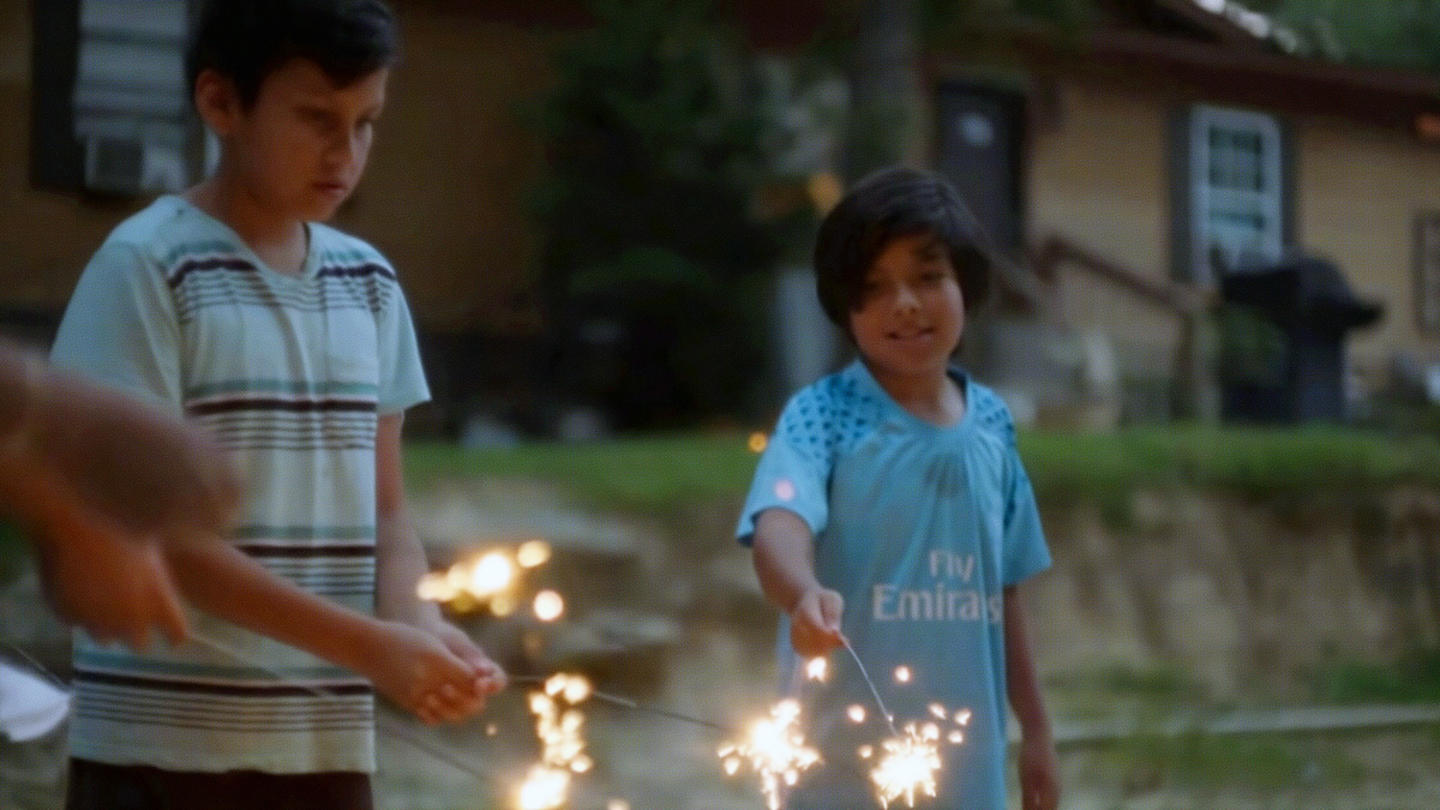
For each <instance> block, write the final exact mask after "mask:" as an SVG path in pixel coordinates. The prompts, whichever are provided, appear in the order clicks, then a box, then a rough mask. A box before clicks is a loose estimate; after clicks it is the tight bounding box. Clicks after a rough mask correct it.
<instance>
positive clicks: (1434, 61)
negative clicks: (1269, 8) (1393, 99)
mask: <svg viewBox="0 0 1440 810" xmlns="http://www.w3.org/2000/svg"><path fill="white" fill-rule="evenodd" d="M1275 15H1276V18H1277V19H1279V20H1280V21H1281V22H1283V23H1285V24H1287V25H1290V26H1292V27H1294V28H1295V29H1297V30H1298V31H1299V32H1301V33H1302V34H1303V35H1305V37H1306V38H1307V39H1308V40H1311V41H1312V42H1314V43H1324V42H1326V41H1333V42H1334V43H1335V44H1338V45H1339V46H1340V47H1341V48H1342V50H1343V52H1344V53H1343V56H1344V58H1345V59H1346V60H1347V61H1353V62H1360V63H1369V64H1376V65H1389V66H1393V67H1405V68H1416V69H1420V70H1429V71H1436V72H1440V0H1386V2H1383V3H1357V2H1354V0H1283V2H1281V3H1279V4H1278V7H1277V8H1276V9H1275Z"/></svg>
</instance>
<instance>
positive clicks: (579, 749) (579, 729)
mask: <svg viewBox="0 0 1440 810" xmlns="http://www.w3.org/2000/svg"><path fill="white" fill-rule="evenodd" d="M593 693H594V689H593V688H592V687H591V686H590V682H589V681H588V680H586V679H585V678H584V677H583V676H581V675H570V674H567V673H563V672H562V673H557V674H555V675H552V676H550V677H549V678H546V679H545V682H544V684H543V687H542V688H541V689H537V690H535V691H533V692H531V693H530V713H531V714H533V715H535V735H536V736H537V737H539V738H540V744H541V750H540V761H539V762H538V763H536V764H535V765H534V766H532V767H531V768H530V771H529V773H528V774H527V775H526V777H525V781H524V782H522V783H521V785H520V787H519V789H518V790H517V791H516V794H515V806H516V807H517V808H518V810H558V808H560V807H563V806H564V805H565V802H566V801H567V800H568V799H569V795H570V777H571V774H582V773H586V772H588V771H589V770H590V769H591V768H592V767H593V766H594V761H593V760H591V759H590V757H589V755H587V754H586V753H585V736H584V733H583V731H584V726H585V715H584V714H583V713H582V712H581V711H580V710H579V709H577V708H575V707H576V706H578V705H580V704H581V703H584V702H585V701H586V700H587V699H589V698H590V696H591V695H592V694H593Z"/></svg>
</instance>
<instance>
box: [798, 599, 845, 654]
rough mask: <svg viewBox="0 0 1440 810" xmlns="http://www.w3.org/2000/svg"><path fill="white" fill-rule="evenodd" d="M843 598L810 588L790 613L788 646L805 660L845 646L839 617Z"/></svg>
mask: <svg viewBox="0 0 1440 810" xmlns="http://www.w3.org/2000/svg"><path fill="white" fill-rule="evenodd" d="M844 611H845V598H844V597H842V596H841V595H840V594H839V593H838V592H836V591H832V590H830V589H829V588H820V587H816V588H811V589H809V590H807V591H805V592H804V593H802V594H800V598H799V599H798V600H797V601H796V602H795V606H794V607H793V608H791V609H790V644H791V646H793V647H794V648H795V652H797V653H799V654H800V655H802V656H804V657H806V658H814V657H816V656H821V655H825V654H826V653H828V652H830V651H831V650H833V649H835V648H836V647H839V646H840V645H842V644H844V643H845V637H844V636H843V635H841V633H840V616H841V614H842V613H844Z"/></svg>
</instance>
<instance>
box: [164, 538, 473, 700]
mask: <svg viewBox="0 0 1440 810" xmlns="http://www.w3.org/2000/svg"><path fill="white" fill-rule="evenodd" d="M164 550H165V556H166V559H167V560H168V562H169V563H170V570H171V572H172V574H173V576H174V578H175V581H176V583H177V584H178V585H179V586H180V591H181V593H183V594H184V596H185V598H186V599H187V600H188V601H189V602H190V603H191V604H193V605H194V606H195V607H197V608H199V609H201V610H203V611H205V612H207V613H210V614H212V615H215V616H218V617H220V618H222V619H224V620H226V621H228V622H230V623H232V624H236V625H239V626H240V627H244V628H245V629H247V630H250V631H252V632H255V633H259V634H261V635H264V636H268V637H270V638H273V639H275V640H277V641H281V642H284V643H286V644H289V645H291V646H292V647H298V648H300V649H302V650H305V651H306V652H309V653H311V654H312V655H315V656H318V657H320V658H323V659H325V660H327V661H330V662H332V663H335V664H338V665H340V666H342V667H345V668H346V669H349V670H351V671H353V672H356V673H358V674H360V675H362V676H364V677H365V678H366V679H368V680H369V681H370V682H371V683H372V684H374V686H375V689H376V690H377V691H378V692H380V693H381V694H383V695H385V696H386V697H388V698H390V699H391V700H393V701H395V702H396V703H398V704H400V705H401V706H402V707H404V708H406V709H408V710H409V711H412V712H414V713H415V714H416V715H418V716H419V717H420V719H422V720H424V721H426V722H436V721H438V720H440V719H444V718H442V717H437V716H434V715H432V714H430V713H429V711H428V709H427V708H426V700H425V698H426V696H428V695H430V694H432V693H434V692H436V691H439V690H441V689H442V688H443V687H444V686H445V685H450V686H452V687H453V688H455V689H457V690H458V689H463V688H466V687H468V685H469V684H470V683H471V680H472V679H473V677H474V676H473V669H472V667H471V666H470V665H469V664H467V663H466V662H464V661H462V660H460V659H459V658H458V657H456V656H455V655H454V654H453V653H451V652H450V651H449V650H448V649H447V648H446V647H445V645H444V644H443V643H441V641H440V640H439V639H437V638H436V637H435V636H434V635H433V634H431V633H427V632H425V631H423V630H419V629H416V628H414V627H411V626H409V625H407V624H401V623H399V622H388V621H383V620H381V619H377V618H375V617H372V616H367V615H364V614H362V613H358V612H356V611H353V610H350V609H349V608H346V607H344V606H342V605H338V604H335V603H334V602H331V601H329V600H327V599H325V598H323V597H320V596H317V595H315V594H313V593H310V592H309V591H306V590H304V589H303V588H301V587H299V586H298V585H295V584H294V583H292V582H290V581H289V580H287V579H284V578H282V577H279V576H276V575H275V574H273V573H271V572H270V571H268V570H266V569H265V567H264V566H262V565H260V564H259V563H258V562H256V561H255V560H253V559H251V558H250V557H248V556H246V555H245V553H244V552H242V551H240V550H239V549H237V548H235V547H234V546H232V545H230V544H229V543H216V542H214V541H213V540H206V539H204V538H185V539H181V538H177V539H175V540H173V541H172V542H170V543H167V544H165V546H164ZM201 643H203V640H202V641H201Z"/></svg>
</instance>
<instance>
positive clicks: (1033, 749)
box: [1020, 734, 1060, 810]
mask: <svg viewBox="0 0 1440 810" xmlns="http://www.w3.org/2000/svg"><path fill="white" fill-rule="evenodd" d="M1059 772H1060V767H1059V763H1058V758H1057V757H1056V756H1055V745H1054V743H1052V742H1051V740H1050V737H1049V735H1044V736H1041V735H1029V734H1027V735H1025V736H1024V739H1022V740H1021V742H1020V807H1021V808H1022V810H1055V808H1056V807H1058V806H1059V805H1060V777H1059Z"/></svg>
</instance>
